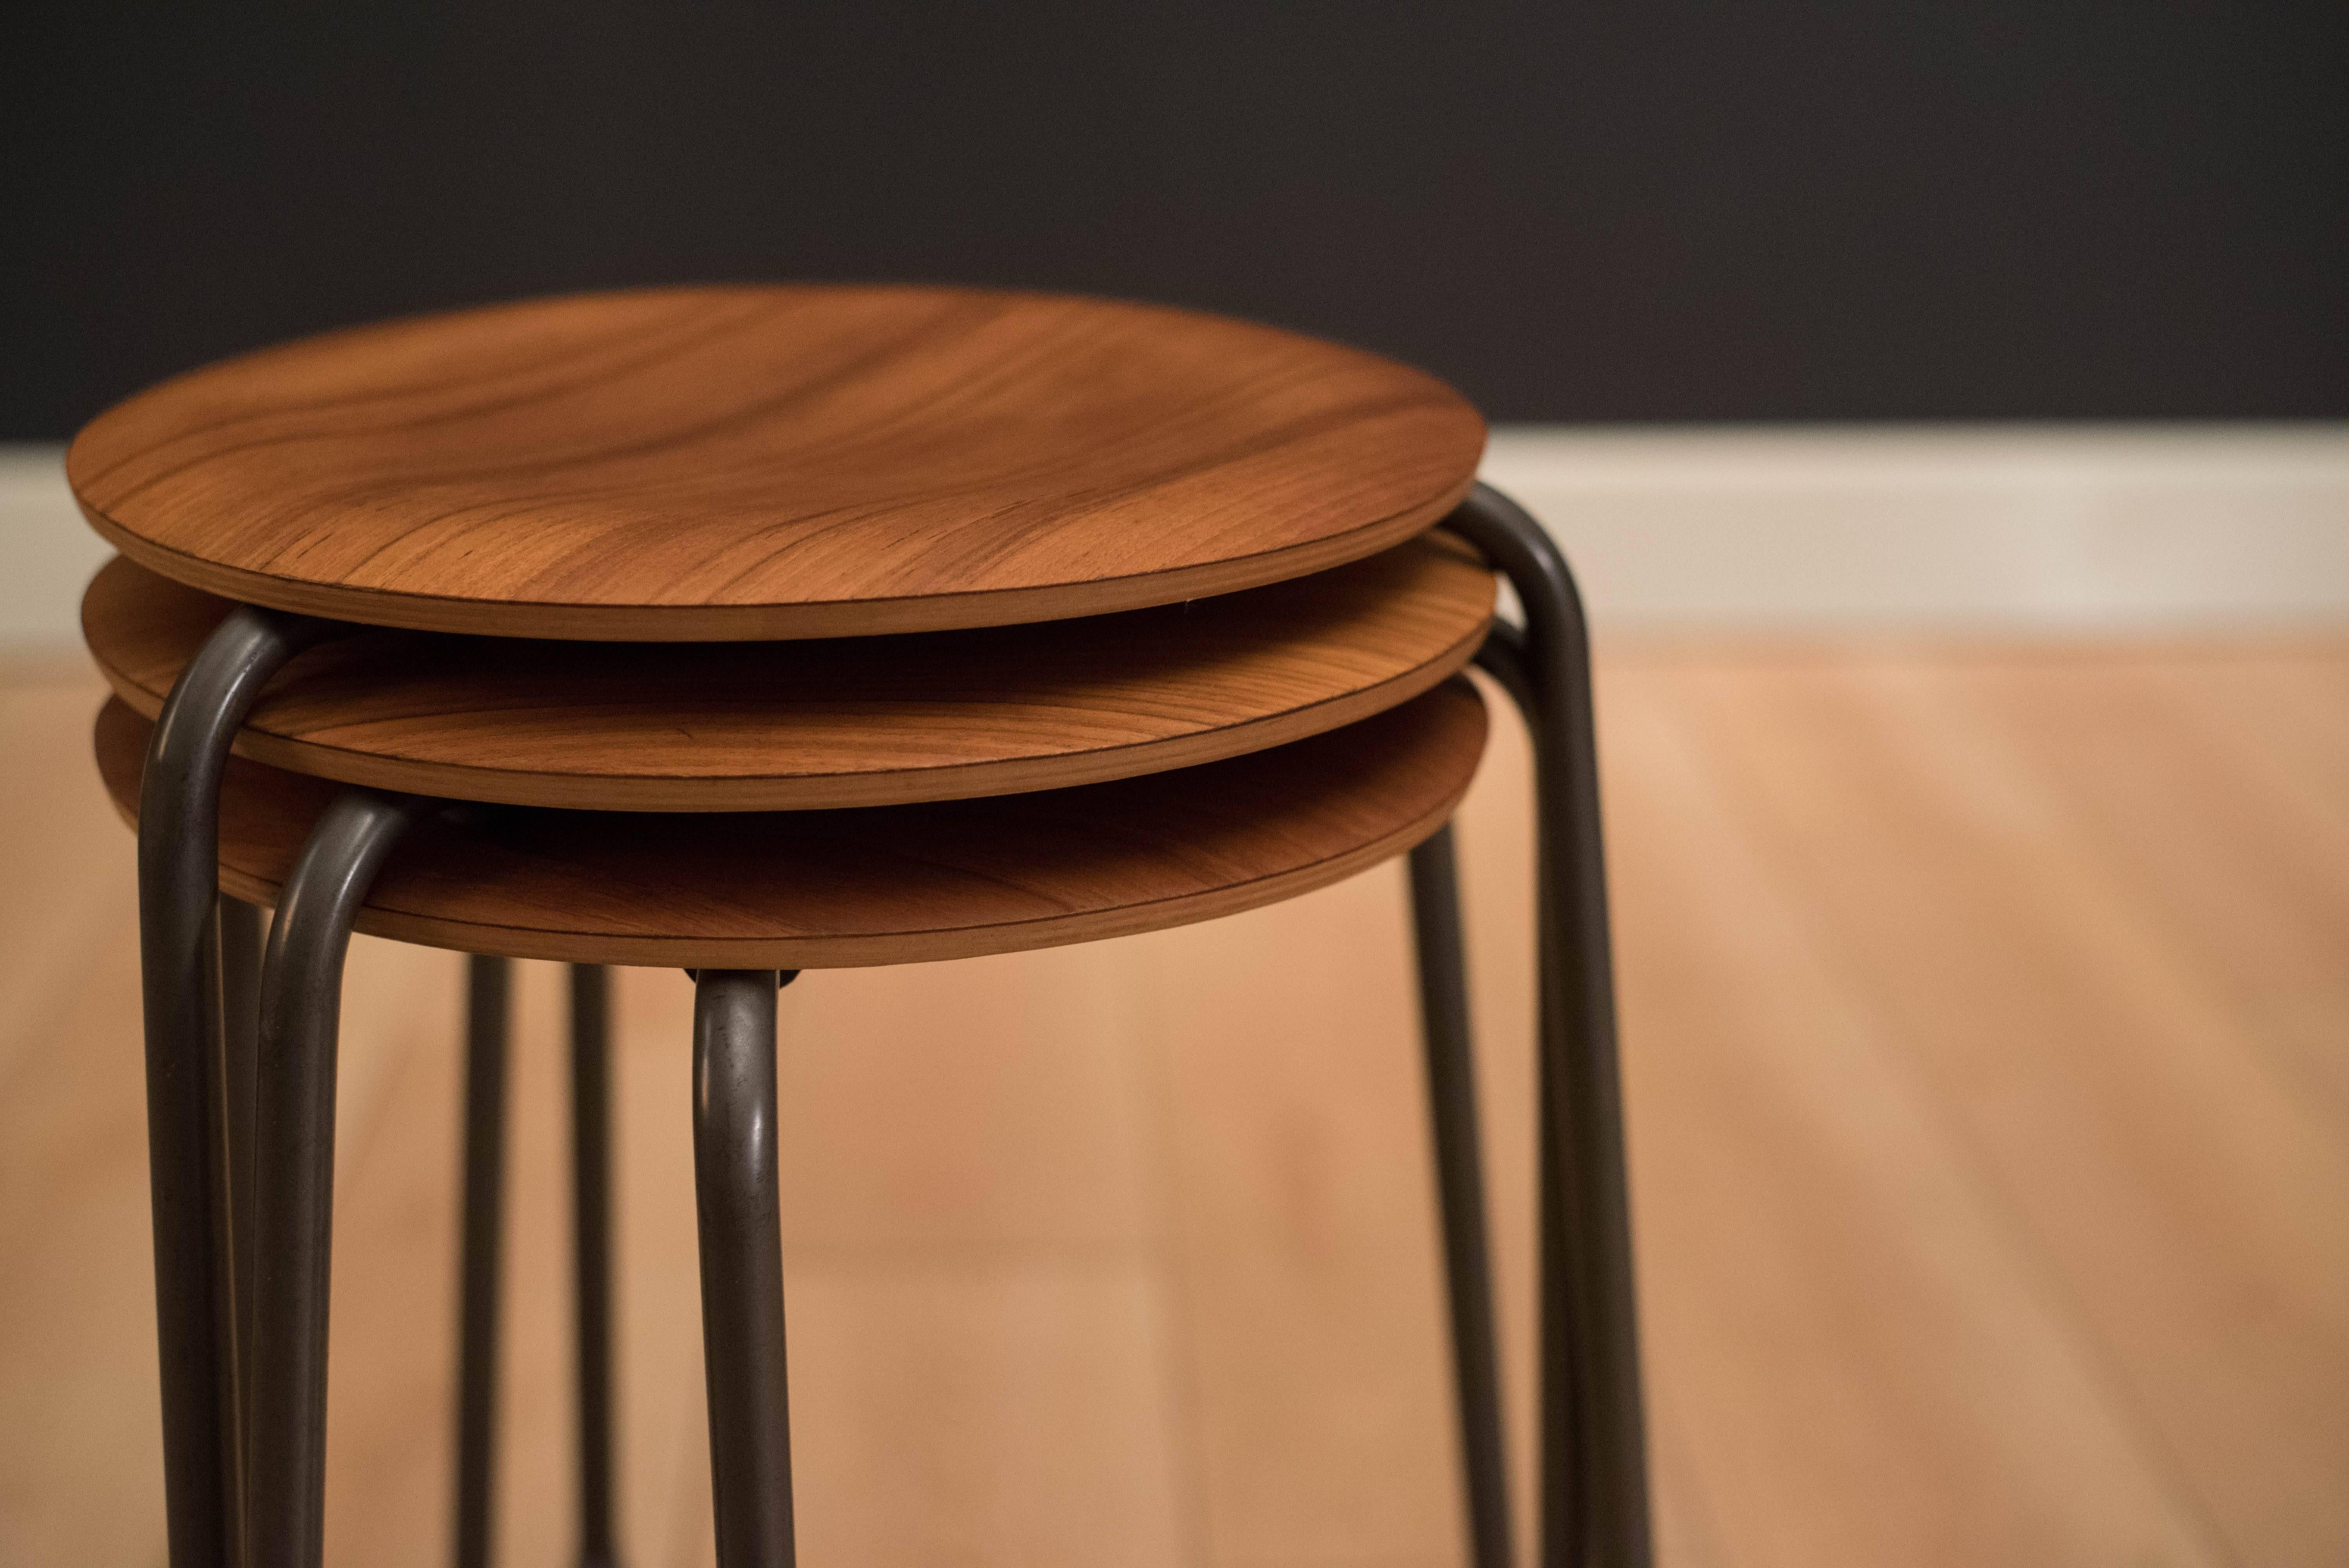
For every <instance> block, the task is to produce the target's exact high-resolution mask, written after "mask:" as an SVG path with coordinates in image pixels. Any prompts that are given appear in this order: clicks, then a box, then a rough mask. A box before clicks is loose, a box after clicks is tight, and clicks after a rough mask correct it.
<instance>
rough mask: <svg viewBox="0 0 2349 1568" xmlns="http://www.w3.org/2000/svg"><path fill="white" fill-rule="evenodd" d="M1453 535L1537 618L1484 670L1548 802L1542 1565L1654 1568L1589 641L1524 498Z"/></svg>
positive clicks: (1553, 549) (1540, 808) (1470, 516)
mask: <svg viewBox="0 0 2349 1568" xmlns="http://www.w3.org/2000/svg"><path fill="white" fill-rule="evenodd" d="M1444 526H1445V527H1446V528H1448V529H1450V530H1452V531H1454V532H1455V533H1458V534H1461V535H1463V536H1464V537H1465V538H1467V539H1468V540H1469V541H1470V542H1473V543H1475V545H1476V546H1477V548H1479V549H1480V550H1482V551H1483V552H1485V557H1486V559H1487V560H1489V561H1491V562H1493V563H1494V565H1495V566H1496V567H1497V568H1499V569H1500V570H1501V571H1502V572H1503V573H1506V575H1507V577H1508V579H1509V582H1510V584H1511V585H1512V586H1513V587H1514V588H1516V593H1517V598H1518V601H1519V602H1520V603H1522V604H1523V605H1524V606H1525V613H1526V626H1525V630H1524V632H1523V633H1522V634H1516V632H1515V629H1514V628H1509V627H1495V632H1494V634H1493V636H1492V637H1490V638H1488V639H1487V641H1486V644H1485V649H1484V650H1483V651H1482V652H1481V653H1480V654H1479V655H1478V663H1479V664H1481V665H1484V667H1485V668H1486V669H1487V670H1490V671H1492V672H1493V673H1494V674H1495V676H1496V677H1497V678H1499V679H1500V680H1501V681H1502V684H1503V685H1504V686H1507V687H1508V689H1509V691H1510V694H1511V696H1514V697H1515V698H1516V701H1517V703H1518V706H1519V707H1521V708H1522V709H1523V710H1524V712H1525V716H1526V726H1527V727H1528V728H1529V729H1530V730H1531V732H1532V736H1533V748H1534V761H1535V769H1536V773H1537V793H1538V800H1537V822H1536V829H1537V841H1538V855H1539V863H1540V867H1541V877H1540V883H1541V890H1542V891H1541V912H1540V916H1539V920H1538V926H1539V934H1540V945H1541V987H1542V1005H1541V1022H1540V1036H1541V1038H1540V1063H1541V1067H1540V1076H1541V1082H1540V1085H1539V1088H1538V1090H1537V1100H1538V1103H1539V1111H1538V1114H1539V1116H1540V1135H1541V1185H1542V1191H1541V1207H1542V1212H1543V1217H1542V1221H1541V1253H1542V1410H1541V1439H1542V1463H1541V1487H1542V1552H1541V1557H1540V1561H1541V1562H1542V1563H1544V1564H1545V1565H1547V1568H1574V1565H1601V1564H1603V1565H1606V1568H1646V1564H1647V1563H1648V1562H1649V1559H1650V1546H1649V1522H1648V1486H1647V1447H1646V1430H1645V1418H1644V1416H1643V1413H1642V1410H1641V1404H1640V1350H1639V1319H1638V1314H1637V1309H1636V1305H1635V1302H1634V1299H1633V1279H1632V1273H1631V1233H1630V1202H1629V1187H1628V1182H1627V1180H1626V1174H1625V1170H1624V1155H1623V1109H1622V1091H1621V1084H1620V1078H1619V1067H1618V1063H1617V1057H1616V1041H1615V994H1614V971H1613V966H1612V961H1611V956H1610V949H1609V936H1608V925H1607V882H1606V872H1605V865H1604V861H1603V858H1602V845H1601V839H1600V833H1599V769H1598V753H1597V748H1596V737H1595V732H1594V728H1593V725H1592V717H1593V716H1592V708H1591V696H1590V649H1589V637H1588V628H1587V627H1586V625H1585V624H1584V621H1583V614H1582V604H1581V600H1580V598H1579V596H1578V594H1577V593H1576V591H1575V586H1574V579H1573V576H1572V574H1571V573H1568V570H1567V565H1566V561H1565V558H1564V557H1563V556H1561V555H1560V554H1559V553H1558V551H1557V545H1556V544H1554V543H1553V542H1551V541H1550V539H1549V536H1548V535H1547V534H1546V533H1544V532H1543V531H1542V530H1541V526H1540V525H1539V524H1538V523H1537V522H1535V521H1534V520H1533V519H1532V518H1530V517H1528V516H1527V515H1526V513H1525V511H1523V510H1522V509H1521V508H1519V507H1518V506H1517V505H1516V503H1515V502H1514V501H1511V500H1509V499H1508V498H1507V497H1506V496H1504V495H1502V494H1501V493H1500V492H1499V491H1497V490H1494V489H1492V488H1491V487H1490V486H1488V485H1482V484H1480V485H1478V486H1477V487H1476V488H1475V490H1474V491H1473V492H1472V493H1471V494H1470V496H1469V498H1468V500H1466V501H1464V502H1463V503H1462V505H1461V507H1460V509H1459V510H1458V511H1455V512H1454V513H1453V514H1452V516H1451V517H1449V518H1448V519H1446V520H1445V522H1444Z"/></svg>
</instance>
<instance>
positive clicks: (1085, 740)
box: [82, 533, 1494, 811]
mask: <svg viewBox="0 0 2349 1568" xmlns="http://www.w3.org/2000/svg"><path fill="white" fill-rule="evenodd" d="M1493 597H1494V579H1493V576H1492V574H1491V573H1489V572H1487V571H1485V569H1484V567H1483V565H1482V564H1481V563H1480V562H1479V561H1478V560H1477V559H1476V557H1475V555H1474V554H1473V552H1470V551H1469V550H1468V549H1467V547H1466V546H1465V545H1464V544H1462V543H1460V542H1458V541H1456V540H1454V539H1452V538H1451V537H1450V536H1449V535H1445V534H1442V533H1430V534H1425V535H1422V536H1421V537H1420V538H1418V539H1413V540H1407V541H1405V542H1403V543H1402V544H1399V545H1397V546H1395V547H1394V548H1393V549H1392V550H1386V551H1381V552H1380V553H1378V554H1377V555H1374V556H1372V557H1371V558H1370V559H1368V560H1366V561H1359V562H1350V563H1349V564H1347V565H1344V566H1340V567H1333V568H1331V569H1330V571H1328V572H1320V573H1314V574H1313V575H1312V576H1310V577H1304V578H1299V579H1296V580H1294V581H1292V582H1288V583H1275V584H1273V585H1271V586H1269V587H1265V588H1257V589H1251V590H1248V591H1247V592H1245V593H1233V594H1226V595H1223V596H1220V597H1217V598H1213V599H1203V600H1200V601H1198V602H1196V603H1191V604H1185V605H1164V606H1160V607H1158V608H1155V609H1149V610H1133V611H1128V612H1127V613H1125V614H1122V615H1103V616H1092V617H1088V618H1086V619H1083V620H1079V621H1073V622H1053V623H1049V624H1044V625H1040V626H1016V627H990V628H984V629H979V630H972V631H961V632H936V633H928V634H914V635H908V636H903V637H881V638H858V639H854V640H824V641H816V642H797V643H779V644H744V643H699V644H652V645H648V644H641V643H637V644H630V643H616V644H596V643H558V642H542V641H533V640H524V639H515V638H488V637H462V636H453V635H450V634H444V633H431V632H405V631H392V630H379V629H369V630H365V631H359V632H356V633H354V634H351V635H349V636H346V637H343V638H339V639H337V640H336V641H334V642H330V643H327V644H326V645H322V646H320V647H316V648H313V649H312V650H310V651H309V652H308V653H307V654H305V655H303V656H302V657H301V658H300V659H298V660H296V661H295V663H294V664H293V665H291V666H290V667H289V668H287V669H286V670H285V672H284V673H283V674H281V675H280V676H278V677H277V679H276V680H274V681H273V682H272V683H271V685H270V687H269V690H268V692H267V694H266V695H265V696H264V697H263V699H262V701H261V704H260V706H259V707H257V708H256V709H255V710H254V714H253V716H252V717H251V718H250V719H249V720H248V721H247V724H246V727H245V729H244V731H243V734H242V735H240V736H239V737H238V740H237V751H238V754H239V755H241V756H244V757H249V758H252V759H253V760H254V761H256V762H265V763H268V764H270V765H271V766H273V767H276V768H284V769H290V770H291V771H294V772H296V773H308V774H314V775H316V776H317V777H320V778H326V779H342V780H345V781H347V782H350V783H356V784H367V785H372V786H375V787H377V788H379V789H400V790H406V791H409V792H412V793H416V794H422V795H435V796H440V797H441V798H443V799H457V800H484V801H495V802H500V803H504V804H511V805H523V806H563V807H570V808H574V809H588V810H621V811H756V810H807V809H811V808H819V807H840V806H870V805H894V804H901V803H904V802H906V801H914V800H940V799H959V798H964V797H969V796H977V795H999V794H1009V793H1012V792H1015V791H1019V790H1028V789H1059V788H1066V787H1069V786H1072V785H1078V784H1089V783H1094V782H1098V781H1101V780H1103V779H1121V778H1127V777H1131V776H1133V775H1135V774H1140V773H1152V772H1159V771H1162V770H1164V769H1170V768H1185V767H1191V766H1195V765H1196V764H1199V763H1202V762H1209V761H1214V760H1216V759H1218V758H1225V757H1232V756H1237V755H1239V754H1241V753H1243V752H1247V751H1254V750H1259V749H1261V748H1265V747H1268V746H1275V745H1280V744H1283V743H1285V742H1288V741H1290V740H1295V739H1299V738H1302V737H1304V736H1307V735H1312V734H1318V733H1319V732H1320V731H1323V730H1327V729H1334V728H1336V727H1339V726H1340V725H1344V724H1349V723H1351V722H1353V721H1354V720H1356V719H1359V718H1362V717H1367V716H1368V715H1370V714H1372V713H1375V712H1378V711H1380V710H1381V709H1382V708H1387V707H1393V706H1395V705H1396V704H1398V703H1401V702H1404V701H1408V700H1409V699H1410V698H1412V697H1413V696H1418V695H1419V694H1420V693H1421V692H1423V691H1424V690H1426V689H1427V688H1428V687H1430V686H1433V685H1434V684H1435V683H1436V682H1438V681H1440V680H1442V679H1443V678H1444V676H1447V675H1449V674H1451V673H1452V672H1453V671H1454V670H1457V669H1458V668H1460V667H1461V665H1464V664H1465V663H1466V662H1467V660H1468V658H1469V657H1470V655H1472V654H1474V653H1475V648H1476V645H1477V644H1478V642H1479V641H1481V640H1482V638H1483V636H1484V634H1485V625H1486V624H1487V623H1488V621H1489V620H1490V619H1491V615H1492V609H1493ZM228 610H229V605H228V603H227V602H226V601H224V600H221V599H216V598H213V597H212V595H210V594H208V593H201V592H199V591H198V590H195V589H192V588H188V587H186V586H183V585H182V584H180V583H173V582H171V581H170V580H169V579H167V578H163V577H159V576H157V575H156V574H155V573H151V572H149V571H147V570H146V569H145V568H143V567H140V566H139V565H137V564H135V563H133V562H129V561H128V560H125V559H119V558H118V559H117V560H115V561H114V562H110V563H109V564H108V565H107V566H106V568H105V569H104V570H102V571H101V572H99V573H98V577H97V578H96V580H95V581H93V582H92V583H91V584H90V587H89V592H88V594H87V595H85V596H84V598H83V601H82V630H83V634H84V636H85V637H86V639H87V640H88V644H89V648H90V652H91V653H92V654H93V655H95V656H96V658H97V660H98V665H99V667H100V668H101V669H103V670H104V671H105V673H106V676H107V679H108V681H109V683H110V684H111V685H112V686H113V687H114V689H115V692H116V694H117V695H118V696H121V697H122V698H123V700H125V701H126V702H128V703H129V704H130V706H131V707H135V708H137V709H138V710H139V711H140V713H142V714H144V715H146V716H147V717H150V718H151V717H154V716H155V715H156V714H157V713H159V712H160V711H161V708H162V705H163V698H164V696H166V695H167V694H168V693H169V692H170V690H171V683H172V681H173V680H175V679H176V678H177V677H178V675H179V672H180V668H181V665H183V664H184V663H185V662H186V661H187V659H188V658H189V657H190V656H191V655H192V653H193V652H194V650H195V649H196V648H197V647H199V646H200V645H202V641H203V639H204V637H205V636H206V635H207V634H210V632H211V631H212V627H213V626H214V625H216V624H218V623H219V621H220V619H221V617H222V616H223V615H225V614H227V613H228Z"/></svg>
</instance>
